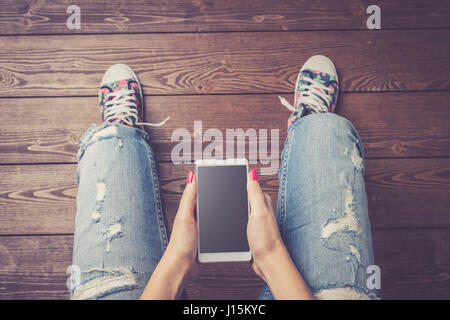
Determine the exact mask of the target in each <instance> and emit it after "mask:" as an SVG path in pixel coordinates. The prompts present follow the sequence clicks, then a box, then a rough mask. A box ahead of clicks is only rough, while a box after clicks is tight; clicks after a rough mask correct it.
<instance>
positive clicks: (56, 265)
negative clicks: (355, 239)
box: [0, 229, 450, 300]
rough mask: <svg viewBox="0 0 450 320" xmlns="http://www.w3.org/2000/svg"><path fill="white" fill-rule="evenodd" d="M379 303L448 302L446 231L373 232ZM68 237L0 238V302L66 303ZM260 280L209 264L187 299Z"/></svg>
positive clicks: (237, 292)
mask: <svg viewBox="0 0 450 320" xmlns="http://www.w3.org/2000/svg"><path fill="white" fill-rule="evenodd" d="M373 241H374V253H375V263H376V264H377V265H379V266H380V268H381V291H380V293H381V297H382V298H383V299H449V298H450V295H449V294H450V268H449V266H450V247H449V243H450V230H449V229H434V230H429V229H421V230H408V229H403V230H375V231H374V232H373ZM72 243H73V237H72V236H70V235H61V236H8V237H0V258H1V261H2V263H1V264H0V299H2V300H3V299H17V298H20V299H67V298H68V291H67V288H66V280H67V277H68V276H69V275H68V274H66V270H67V267H68V266H69V265H71V264H72V263H71V261H72ZM261 286H262V281H261V280H260V279H258V277H257V276H256V275H255V274H254V272H253V271H252V270H251V268H250V266H249V265H248V264H247V263H221V264H209V265H206V267H205V268H204V269H203V270H202V272H201V274H200V276H199V277H198V278H197V279H196V280H195V282H193V283H191V284H189V285H188V287H187V292H188V295H189V298H191V299H255V298H256V297H257V295H258V293H259V290H260V288H261Z"/></svg>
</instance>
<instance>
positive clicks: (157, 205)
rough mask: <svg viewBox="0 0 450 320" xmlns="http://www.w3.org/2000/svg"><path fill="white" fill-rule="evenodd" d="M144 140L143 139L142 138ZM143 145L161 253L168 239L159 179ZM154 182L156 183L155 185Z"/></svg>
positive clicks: (149, 152) (151, 157) (154, 165)
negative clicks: (151, 178)
mask: <svg viewBox="0 0 450 320" xmlns="http://www.w3.org/2000/svg"><path fill="white" fill-rule="evenodd" d="M144 138H145V137H144ZM145 145H146V148H147V152H148V157H149V161H150V166H151V170H152V177H153V192H154V194H155V209H156V214H157V219H158V226H159V235H160V240H161V245H162V249H163V252H164V251H165V250H166V248H167V245H168V239H167V230H166V226H165V223H164V217H163V212H162V204H161V194H160V186H159V179H158V176H157V170H156V164H155V159H154V157H153V154H152V151H151V149H150V146H149V145H148V143H147V141H145ZM155 181H156V182H157V183H155Z"/></svg>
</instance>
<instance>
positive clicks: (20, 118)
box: [0, 92, 450, 163]
mask: <svg viewBox="0 0 450 320" xmlns="http://www.w3.org/2000/svg"><path fill="white" fill-rule="evenodd" d="M285 97H286V98H288V99H291V97H292V95H291V94H287V95H285ZM145 101H146V112H145V119H146V120H147V121H150V122H152V121H153V122H158V121H161V120H163V119H164V118H165V117H166V116H168V115H169V116H170V117H171V118H170V121H169V122H167V123H166V125H164V126H163V127H158V128H152V127H150V128H149V129H148V132H149V134H150V136H151V140H152V144H153V146H154V148H155V150H156V152H157V154H158V159H159V160H160V161H171V152H172V149H173V147H174V146H175V145H176V144H177V143H178V140H175V139H174V141H173V142H172V139H171V137H172V133H173V132H174V131H175V130H176V129H179V128H185V129H187V130H188V131H189V132H190V133H191V136H192V134H193V131H194V121H198V120H201V121H202V129H203V130H202V132H203V133H205V131H206V130H208V129H210V128H217V129H219V130H220V131H221V132H222V134H223V137H224V139H225V137H226V129H238V128H242V129H244V130H247V129H249V128H254V129H255V130H257V131H258V130H259V129H267V130H268V132H269V136H268V137H269V139H268V144H269V147H268V150H269V154H268V155H269V156H271V153H270V150H271V149H270V145H271V144H270V141H271V140H270V138H271V135H270V130H271V129H278V130H279V131H278V133H279V140H278V143H279V150H280V153H281V150H282V148H283V145H284V139H285V137H286V129H285V128H286V119H287V118H288V116H289V111H287V110H286V109H285V108H284V107H283V106H282V105H281V104H280V103H279V100H278V97H277V95H271V94H270V95H224V96H210V95H200V96H197V95H194V96H147V97H146V99H145ZM449 103H450V93H449V92H426V93H425V92H417V93H394V92H392V93H377V94H360V93H351V94H350V93H344V94H342V95H341V96H340V99H339V103H338V108H337V112H338V114H340V115H342V116H344V117H346V118H348V119H349V120H350V121H352V122H353V124H354V125H355V126H356V128H357V129H358V131H359V133H360V136H361V138H362V140H363V142H364V148H365V153H366V158H369V159H370V158H380V157H390V158H392V157H399V158H403V157H449V156H450V126H449V125H448V123H450V108H449V107H448V106H449ZM412 106H414V107H412ZM0 112H1V114H2V117H0V163H58V162H76V153H77V151H78V145H79V140H80V137H81V136H82V134H83V132H84V131H85V130H86V129H87V128H88V127H89V126H91V125H92V123H99V119H100V116H99V113H98V107H97V99H96V98H90V97H79V98H77V97H69V98H39V99H29V98H23V99H19V98H12V99H11V98H5V99H0ZM231 115H232V116H231ZM424 115H426V116H424ZM41 119H42V120H41ZM18 124H20V125H18ZM208 144H209V142H207V141H205V142H204V148H205V147H206V145H208ZM224 149H225V147H224ZM248 150H249V146H248V141H247V143H246V151H247V153H246V155H247V156H248ZM224 151H226V150H224ZM273 158H278V156H277V155H275V156H274V157H273Z"/></svg>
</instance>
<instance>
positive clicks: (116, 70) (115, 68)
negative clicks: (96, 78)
mask: <svg viewBox="0 0 450 320" xmlns="http://www.w3.org/2000/svg"><path fill="white" fill-rule="evenodd" d="M126 79H134V80H136V81H137V77H136V75H135V74H134V72H133V70H131V68H130V67H129V66H127V65H126V64H115V65H112V66H111V67H109V68H108V70H106V72H105V75H104V76H103V80H102V84H101V85H104V84H107V83H111V82H116V81H120V80H126Z"/></svg>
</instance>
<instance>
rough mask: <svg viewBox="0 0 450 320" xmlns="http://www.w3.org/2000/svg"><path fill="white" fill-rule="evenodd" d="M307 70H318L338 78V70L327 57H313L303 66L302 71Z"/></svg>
mask: <svg viewBox="0 0 450 320" xmlns="http://www.w3.org/2000/svg"><path fill="white" fill-rule="evenodd" d="M305 69H310V70H317V71H320V72H324V73H328V74H329V75H332V76H335V77H337V72H336V68H335V67H334V64H333V62H331V60H330V59H328V58H327V57H325V56H321V55H316V56H312V57H311V58H309V59H308V60H306V62H305V64H304V65H303V66H302V69H301V70H300V71H302V70H305Z"/></svg>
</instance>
